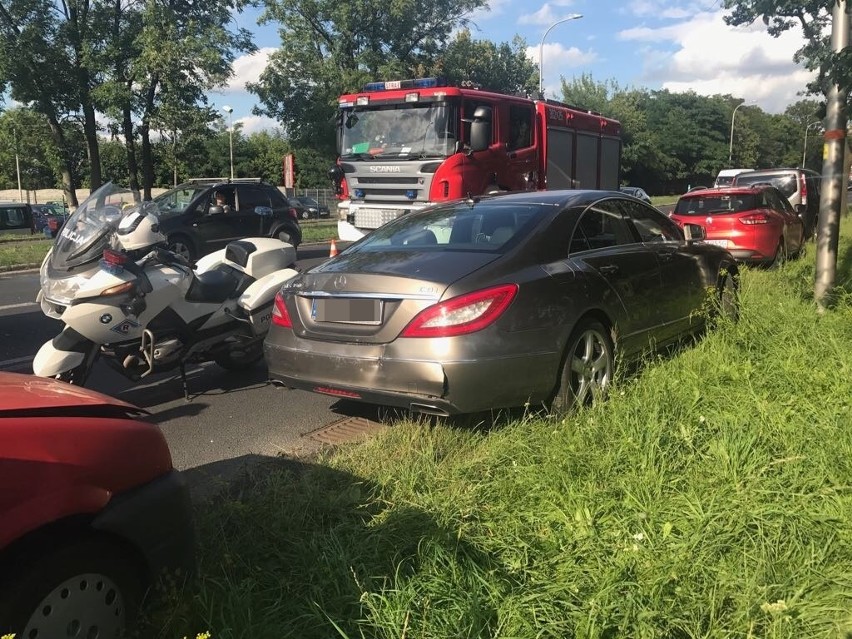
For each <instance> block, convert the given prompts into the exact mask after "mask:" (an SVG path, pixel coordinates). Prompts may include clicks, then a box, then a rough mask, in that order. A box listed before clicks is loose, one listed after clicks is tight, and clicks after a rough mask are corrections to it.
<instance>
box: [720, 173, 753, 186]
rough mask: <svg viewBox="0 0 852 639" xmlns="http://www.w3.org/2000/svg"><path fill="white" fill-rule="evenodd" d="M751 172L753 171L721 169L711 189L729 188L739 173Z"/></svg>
mask: <svg viewBox="0 0 852 639" xmlns="http://www.w3.org/2000/svg"><path fill="white" fill-rule="evenodd" d="M752 170H753V169H722V170H721V171H719V174H718V175H717V176H716V181H715V182H713V187H714V188H719V187H722V186H731V184H733V183H734V178H735V177H736V176H738V175H739V174H740V173H747V172H748V171H752Z"/></svg>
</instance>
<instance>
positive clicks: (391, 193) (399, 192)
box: [364, 189, 420, 202]
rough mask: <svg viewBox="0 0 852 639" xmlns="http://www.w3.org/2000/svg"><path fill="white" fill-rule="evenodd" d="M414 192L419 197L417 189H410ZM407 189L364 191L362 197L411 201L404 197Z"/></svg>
mask: <svg viewBox="0 0 852 639" xmlns="http://www.w3.org/2000/svg"><path fill="white" fill-rule="evenodd" d="M411 190H412V191H414V192H415V193H416V194H417V196H419V195H420V190H419V189H411ZM407 191H408V189H405V190H403V189H364V197H365V198H367V199H370V197H377V196H378V197H383V198H394V199H395V200H400V201H402V202H404V201H406V200H408V199H411V198H409V197H407V196H406V192H407Z"/></svg>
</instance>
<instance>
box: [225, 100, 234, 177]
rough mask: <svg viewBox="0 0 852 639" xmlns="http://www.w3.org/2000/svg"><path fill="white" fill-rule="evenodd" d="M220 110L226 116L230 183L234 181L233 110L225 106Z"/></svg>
mask: <svg viewBox="0 0 852 639" xmlns="http://www.w3.org/2000/svg"><path fill="white" fill-rule="evenodd" d="M222 110H223V111H224V112H225V113H227V114H228V149H229V150H230V155H231V181H232V182H233V181H234V122H233V120H232V119H231V115H232V114H233V112H234V109H232V108H231V107H229V106H228V105H227V104H226V105H225V106H223V107H222Z"/></svg>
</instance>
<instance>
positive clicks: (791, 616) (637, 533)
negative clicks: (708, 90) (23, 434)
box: [152, 219, 852, 639]
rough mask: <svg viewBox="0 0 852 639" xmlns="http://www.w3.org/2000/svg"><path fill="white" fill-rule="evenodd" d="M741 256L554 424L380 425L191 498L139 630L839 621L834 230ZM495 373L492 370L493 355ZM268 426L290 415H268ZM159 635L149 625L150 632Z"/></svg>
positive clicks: (559, 630) (782, 633) (846, 391)
mask: <svg viewBox="0 0 852 639" xmlns="http://www.w3.org/2000/svg"><path fill="white" fill-rule="evenodd" d="M844 226H845V228H844V230H843V234H842V241H841V255H840V260H839V269H838V275H839V279H840V281H841V284H842V285H843V287H844V289H845V291H846V292H845V293H843V295H842V296H841V299H840V301H839V302H838V306H837V308H836V310H834V311H832V312H829V313H826V314H824V315H820V314H818V313H817V311H816V309H815V307H814V305H813V303H812V301H811V298H812V281H813V274H814V267H813V251H814V247H813V245H812V244H811V245H809V246H808V253H807V254H806V255H805V256H804V258H803V259H801V260H799V261H796V262H791V263H788V264H786V265H785V266H784V267H783V268H781V269H780V270H776V271H761V270H747V271H746V272H745V274H744V276H743V281H742V317H741V320H740V321H739V322H738V323H737V324H736V325H731V324H726V325H723V326H721V327H720V328H719V329H717V330H714V331H712V332H711V333H709V334H708V335H707V336H705V338H703V339H702V340H700V341H699V342H698V343H697V344H696V345H694V346H691V347H688V348H685V349H684V350H683V351H681V352H680V353H679V354H677V355H675V356H673V357H670V358H661V359H659V360H656V361H652V362H649V363H648V364H647V366H646V367H645V368H644V370H643V371H642V372H641V374H639V375H638V376H636V377H633V378H630V379H621V380H618V381H617V383H616V385H615V387H614V388H613V390H612V393H611V397H610V400H609V401H607V402H604V403H601V404H599V405H596V406H594V407H593V408H591V409H588V410H584V411H582V412H581V413H579V414H577V415H574V416H572V417H569V418H566V419H562V420H554V419H548V418H539V417H534V416H531V417H528V418H526V419H521V420H519V421H517V422H515V423H512V424H510V425H507V426H503V427H501V428H497V429H492V430H491V431H490V432H484V431H482V430H477V429H470V428H467V429H466V428H457V427H456V428H454V427H452V426H447V425H432V426H430V425H426V424H418V423H400V424H397V425H395V426H394V427H393V428H389V429H387V430H386V431H384V432H383V433H382V434H380V435H379V436H377V437H374V438H372V439H370V440H369V441H367V442H365V443H363V444H359V445H352V446H348V447H345V448H342V449H340V450H338V451H337V452H331V453H328V454H326V455H325V456H323V457H321V458H319V459H314V460H311V461H310V462H305V463H300V464H296V463H287V462H285V461H284V460H281V463H280V465H279V466H277V467H276V468H275V469H266V470H265V471H264V472H263V473H260V472H258V473H257V474H256V475H255V476H254V477H253V478H252V480H251V481H249V482H246V483H245V485H244V486H243V488H242V489H241V490H239V491H235V492H234V493H233V494H231V495H230V496H229V497H228V498H223V499H221V500H218V501H215V502H213V503H206V504H201V505H199V506H198V512H197V518H198V520H197V524H198V532H199V544H200V548H199V550H200V579H199V581H198V583H197V586H196V587H195V588H194V589H193V591H192V592H189V591H188V592H185V593H184V594H183V595H182V596H172V598H171V599H170V600H169V601H168V602H167V603H166V604H165V606H164V608H161V609H159V610H157V611H156V612H155V613H153V614H154V621H153V622H152V625H153V627H155V628H157V629H158V630H159V631H160V632H159V636H164V637H182V636H184V635H187V634H191V633H194V632H196V631H198V630H209V631H210V632H211V633H212V635H213V637H214V638H215V639H229V638H235V637H241V638H245V639H249V638H251V639H265V638H270V639H271V638H276V639H277V638H279V637H300V638H305V639H308V638H314V637H315V638H317V639H328V638H330V637H337V636H346V637H350V638H353V639H354V638H355V637H371V638H372V637H376V638H386V639H401V638H406V639H409V638H415V637H417V638H428V639H437V638H442V637H446V638H447V639H450V638H452V639H457V638H458V637H521V638H526V637H530V638H532V637H558V638H565V637H670V638H675V637H720V638H721V637H725V638H728V637H742V638H746V637H790V638H794V637H795V638H801V637H840V636H843V637H847V636H849V634H848V633H852V486H850V482H852V408H851V407H852V293H850V291H852V278H850V271H852V232H850V231H851V230H852V229H850V222H849V220H848V219H846V220H844ZM507 374H511V371H507ZM282 418H283V419H286V418H287V417H286V415H284V416H282ZM154 634H157V633H154Z"/></svg>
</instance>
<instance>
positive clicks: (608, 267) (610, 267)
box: [599, 264, 618, 275]
mask: <svg viewBox="0 0 852 639" xmlns="http://www.w3.org/2000/svg"><path fill="white" fill-rule="evenodd" d="M599 270H600V272H601V273H602V274H604V275H615V274H616V273H618V267H617V266H616V265H615V264H605V265H604V266H601V267H600V269H599Z"/></svg>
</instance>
